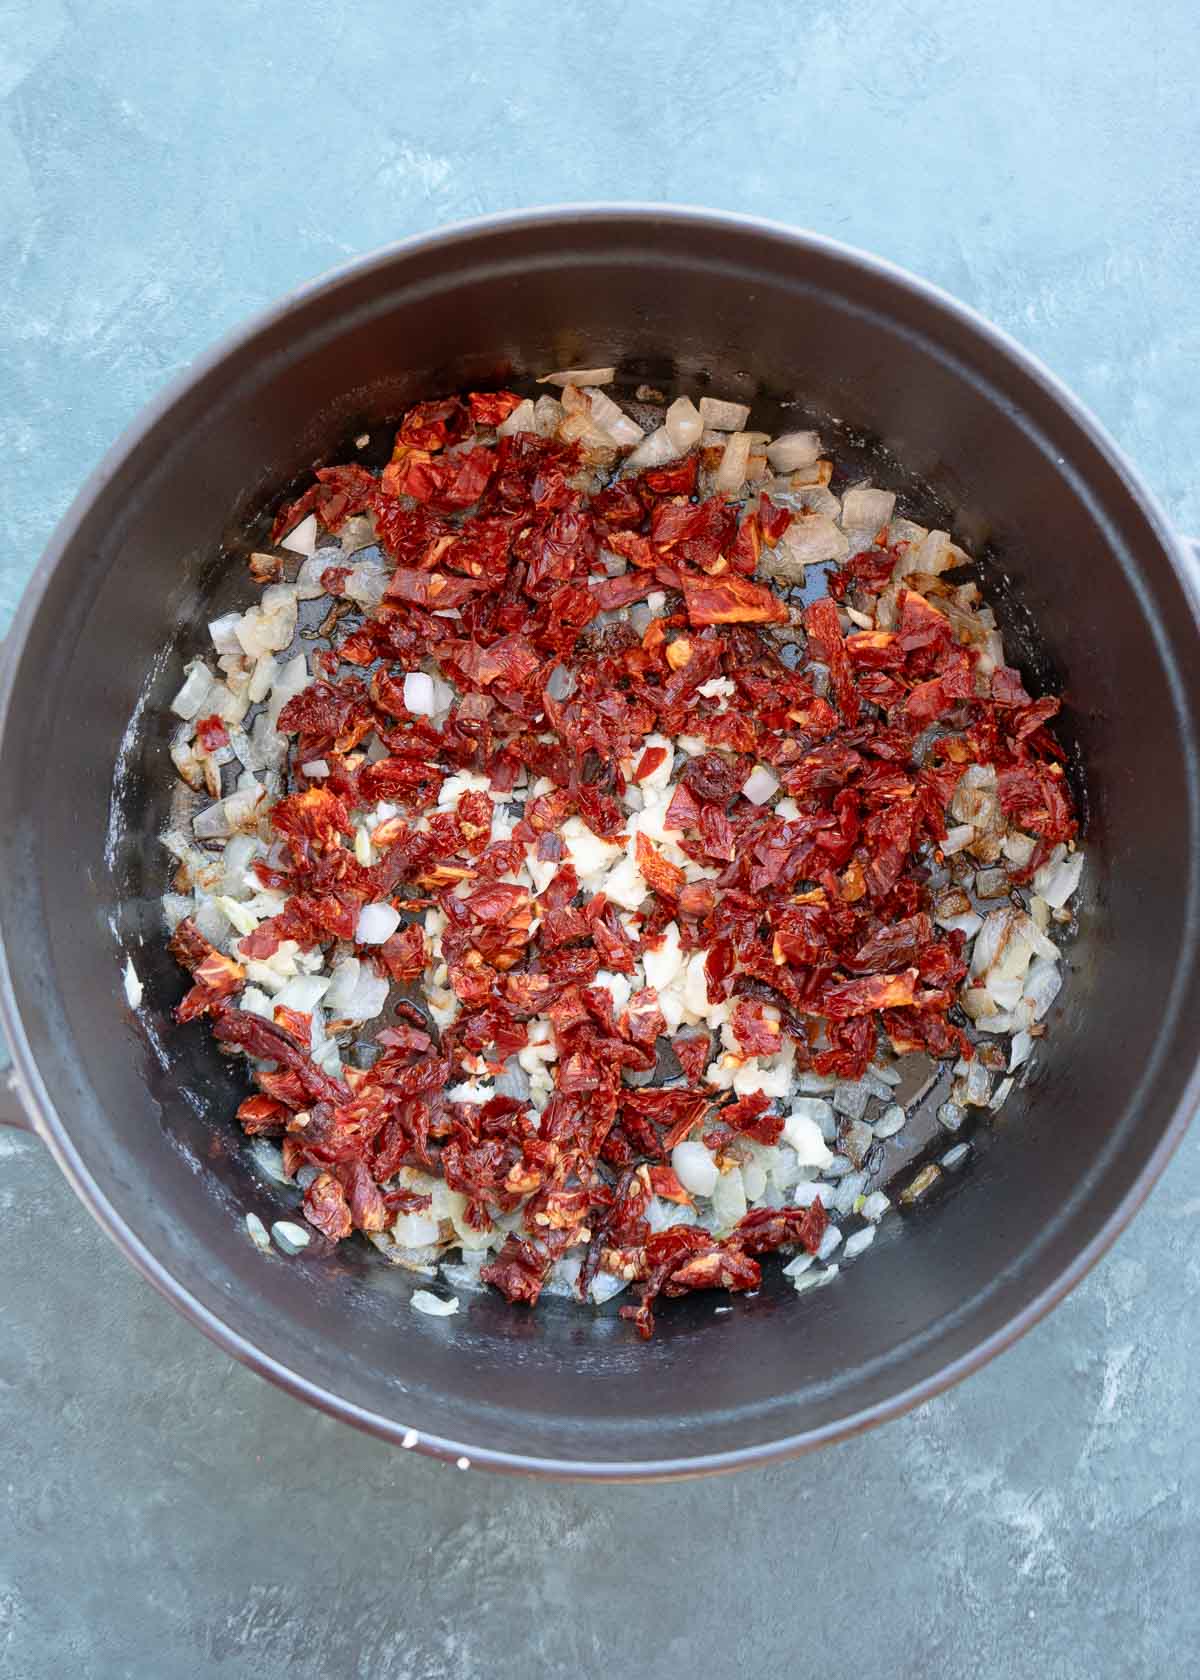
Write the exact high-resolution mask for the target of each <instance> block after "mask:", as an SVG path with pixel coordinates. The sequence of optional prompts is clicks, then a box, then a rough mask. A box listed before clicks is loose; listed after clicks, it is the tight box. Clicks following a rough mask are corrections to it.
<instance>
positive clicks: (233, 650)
mask: <svg viewBox="0 0 1200 1680" xmlns="http://www.w3.org/2000/svg"><path fill="white" fill-rule="evenodd" d="M241 616H242V615H241V613H238V612H227V613H222V614H221V616H220V618H214V619H213V621H212V623H211V624H210V625H209V627H208V633H209V635H210V636H211V637H212V643H213V647H214V648H216V650H217V652H218V653H222V654H239V653H241V651H242V644H241V643H240V642H239V641H238V638H237V626H238V620H239V619H240V618H241Z"/></svg>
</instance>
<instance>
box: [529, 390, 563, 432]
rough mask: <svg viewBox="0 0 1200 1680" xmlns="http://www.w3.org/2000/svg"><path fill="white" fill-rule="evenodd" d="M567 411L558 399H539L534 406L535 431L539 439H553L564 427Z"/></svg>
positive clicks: (548, 397) (549, 397) (546, 397)
mask: <svg viewBox="0 0 1200 1680" xmlns="http://www.w3.org/2000/svg"><path fill="white" fill-rule="evenodd" d="M566 412H567V411H566V409H565V408H564V407H563V405H562V404H561V403H560V402H559V400H558V398H557V397H551V396H544V397H539V398H538V400H537V401H536V402H535V403H534V405H533V429H534V431H535V432H536V433H537V435H538V436H539V437H553V436H554V434H555V432H557V430H558V428H559V427H560V426H561V425H562V423H563V419H564V417H565V415H566Z"/></svg>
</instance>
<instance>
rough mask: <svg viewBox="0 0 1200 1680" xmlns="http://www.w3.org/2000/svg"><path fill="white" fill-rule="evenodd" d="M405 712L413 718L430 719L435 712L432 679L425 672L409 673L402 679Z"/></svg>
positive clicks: (435, 701) (435, 705)
mask: <svg viewBox="0 0 1200 1680" xmlns="http://www.w3.org/2000/svg"><path fill="white" fill-rule="evenodd" d="M404 706H405V710H406V711H409V712H411V713H412V714H413V716H414V717H432V716H433V714H434V712H435V711H436V710H437V696H436V694H435V691H434V686H433V678H432V677H431V676H429V674H428V673H427V672H425V671H410V672H409V673H408V675H407V676H406V677H405V679H404Z"/></svg>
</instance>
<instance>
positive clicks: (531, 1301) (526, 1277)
mask: <svg viewBox="0 0 1200 1680" xmlns="http://www.w3.org/2000/svg"><path fill="white" fill-rule="evenodd" d="M552 1264H553V1261H552V1260H551V1258H550V1256H549V1255H547V1254H543V1253H542V1252H540V1250H538V1249H537V1248H535V1247H534V1246H533V1244H532V1243H529V1242H523V1241H522V1240H521V1238H520V1237H516V1236H509V1237H507V1238H506V1239H505V1243H504V1247H503V1248H502V1249H501V1250H500V1252H499V1254H498V1255H497V1256H496V1258H495V1259H494V1260H493V1261H491V1262H490V1263H489V1264H488V1265H486V1266H481V1267H480V1269H479V1275H480V1277H481V1278H482V1279H483V1281H484V1283H490V1284H492V1285H493V1286H494V1287H495V1288H496V1289H498V1290H499V1291H500V1292H501V1294H502V1295H504V1296H506V1297H507V1299H508V1300H509V1301H511V1302H513V1303H514V1304H515V1303H516V1302H518V1301H520V1302H523V1303H524V1305H526V1306H529V1307H535V1306H536V1305H537V1301H538V1296H539V1295H540V1294H541V1292H542V1285H543V1284H544V1283H545V1281H546V1278H547V1276H548V1274H549V1271H550V1267H551V1265H552Z"/></svg>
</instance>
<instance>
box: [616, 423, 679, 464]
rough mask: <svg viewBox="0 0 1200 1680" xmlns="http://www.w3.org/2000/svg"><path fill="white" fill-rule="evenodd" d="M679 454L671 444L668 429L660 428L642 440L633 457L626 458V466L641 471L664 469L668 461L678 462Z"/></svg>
mask: <svg viewBox="0 0 1200 1680" xmlns="http://www.w3.org/2000/svg"><path fill="white" fill-rule="evenodd" d="M679 454H680V451H679V450H678V449H677V448H676V447H675V445H674V444H673V443H672V442H671V434H670V433H669V432H668V431H667V428H666V427H665V426H660V427H659V428H658V430H657V431H654V432H650V433H648V434H647V435H646V437H644V438H643V439H642V441H641V443H639V444H638V446H637V448H636V449H635V450H634V452H633V454H632V455H627V456H626V457H625V465H626V466H627V467H636V468H638V469H639V471H640V470H641V468H643V467H662V466H665V465H666V463H667V462H668V461H674V460H676V459H677V458H678V457H679Z"/></svg>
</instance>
